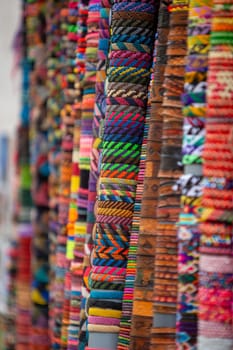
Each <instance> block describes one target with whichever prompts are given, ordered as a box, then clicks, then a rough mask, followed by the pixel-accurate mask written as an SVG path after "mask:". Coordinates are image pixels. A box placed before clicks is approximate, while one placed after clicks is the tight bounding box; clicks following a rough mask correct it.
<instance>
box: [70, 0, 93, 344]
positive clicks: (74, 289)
mask: <svg viewBox="0 0 233 350" xmlns="http://www.w3.org/2000/svg"><path fill="white" fill-rule="evenodd" d="M77 5H78V7H77V17H76V20H77V34H76V35H77V46H76V59H75V62H76V68H75V72H76V77H77V81H76V85H75V88H76V91H77V96H76V100H75V104H74V109H75V112H76V120H75V126H74V147H73V174H72V178H71V204H70V210H69V224H68V234H69V238H68V239H69V241H68V244H67V250H66V254H67V258H68V259H69V260H70V274H71V276H70V277H71V281H70V313H69V327H68V349H70V350H72V349H77V348H78V346H79V334H80V311H81V283H82V274H83V266H82V263H83V255H84V239H83V235H84V233H85V224H84V222H83V221H84V219H85V209H84V208H86V203H85V202H83V200H82V198H79V190H80V185H82V184H81V182H80V181H81V175H80V168H79V149H80V134H81V102H82V91H83V90H82V84H83V79H84V74H85V62H84V58H85V50H86V39H85V37H86V33H87V26H86V22H87V15H88V7H87V5H86V4H85V3H84V2H79V3H78V4H77ZM83 203H84V204H83ZM82 222H83V223H82Z"/></svg>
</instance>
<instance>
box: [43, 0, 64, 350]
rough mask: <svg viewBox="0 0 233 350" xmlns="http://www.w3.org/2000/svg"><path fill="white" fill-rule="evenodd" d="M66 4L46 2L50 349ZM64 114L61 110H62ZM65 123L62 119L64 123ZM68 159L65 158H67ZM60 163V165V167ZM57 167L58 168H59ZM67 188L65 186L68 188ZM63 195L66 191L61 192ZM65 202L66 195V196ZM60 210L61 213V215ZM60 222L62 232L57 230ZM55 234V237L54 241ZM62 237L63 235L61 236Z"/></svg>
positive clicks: (56, 337) (56, 314)
mask: <svg viewBox="0 0 233 350" xmlns="http://www.w3.org/2000/svg"><path fill="white" fill-rule="evenodd" d="M67 5H68V1H67V0H64V1H62V2H61V3H59V5H58V4H57V2H54V1H53V0H51V1H50V2H49V3H48V4H47V8H46V9H47V18H46V20H47V48H48V59H47V66H48V80H47V86H48V90H49V97H48V101H47V123H48V125H49V146H50V148H49V168H50V176H49V209H50V212H49V220H50V221H49V241H50V266H51V271H50V315H49V316H50V331H51V333H50V336H51V342H52V348H53V349H60V348H61V326H62V307H63V304H62V303H63V295H64V274H65V269H66V268H67V261H66V259H65V252H66V251H65V243H66V237H64V236H63V237H62V233H64V227H65V225H66V220H65V215H67V209H66V211H65V213H64V212H63V210H62V204H63V205H65V204H64V202H65V201H66V197H65V198H64V199H63V203H62V198H60V191H61V189H60V180H61V179H62V177H63V180H65V178H66V170H65V169H64V168H65V166H64V163H65V161H66V160H65V147H66V146H67V145H66V144H65V142H64V144H63V147H64V150H63V164H61V142H62V136H63V133H65V131H64V130H62V128H61V113H60V112H61V109H62V107H63V106H64V95H62V89H63V87H64V88H65V85H64V86H63V84H64V82H65V81H64V78H63V76H62V73H63V72H62V64H61V63H62V61H63V60H64V55H65V53H66V35H67V29H66V28H67V24H66V16H67ZM63 114H64V113H63ZM64 125H65V123H64ZM68 162H69V159H68ZM60 165H62V168H61V169H60ZM60 170H62V171H61V172H60ZM68 191H69V190H68ZM65 195H66V194H65ZM66 203H67V205H68V203H69V202H68V198H67V202H66ZM62 214H64V215H62ZM61 225H63V232H62V231H61ZM58 236H59V239H60V240H59V241H58ZM63 238H64V239H63Z"/></svg>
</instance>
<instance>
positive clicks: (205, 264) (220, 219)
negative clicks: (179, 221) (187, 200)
mask: <svg viewBox="0 0 233 350" xmlns="http://www.w3.org/2000/svg"><path fill="white" fill-rule="evenodd" d="M212 14H213V17H212V31H211V35H210V52H209V62H208V65H209V70H208V90H207V122H206V139H205V144H204V151H203V159H204V167H203V174H204V188H203V197H202V202H201V207H200V208H199V213H200V224H199V229H200V233H201V235H200V249H199V250H200V262H199V269H200V272H199V290H198V303H199V309H198V329H199V330H198V349H200V350H202V349H216V350H217V349H220V348H223V347H224V349H229V350H230V349H232V346H233V336H232V300H233V294H232V291H233V289H232V286H233V268H232V266H233V264H232V224H233V220H232V219H233V218H232V195H233V187H232V176H233V172H232V164H233V153H232V135H233V133H232V130H233V125H232V116H233V104H232V95H231V90H232V86H233V85H232V84H233V79H232V65H233V56H232V45H233V42H232V6H231V4H230V3H229V2H227V1H219V0H218V1H213V12H212ZM230 198H231V199H230Z"/></svg>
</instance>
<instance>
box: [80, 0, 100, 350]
mask: <svg viewBox="0 0 233 350" xmlns="http://www.w3.org/2000/svg"><path fill="white" fill-rule="evenodd" d="M86 6H88V9H87V13H86V14H87V17H86V20H85V26H86V31H85V42H86V49H85V71H84V76H83V81H82V88H83V96H82V105H81V109H82V113H81V134H80V152H79V167H80V188H79V192H78V202H77V203H78V220H77V222H76V226H75V230H76V235H75V249H74V255H75V261H76V266H79V270H80V272H79V275H77V277H76V282H77V281H79V282H78V284H79V288H78V291H79V295H80V301H81V303H80V330H79V334H78V338H79V344H78V348H79V349H80V350H81V349H84V347H85V346H86V345H87V328H86V313H85V307H86V306H85V305H86V298H87V296H88V280H87V275H88V273H89V269H88V266H89V253H90V250H89V246H88V245H87V244H86V242H88V240H89V237H88V236H87V212H88V183H89V172H90V158H91V149H92V142H93V133H92V123H93V118H94V103H95V84H96V70H97V63H98V57H97V53H98V42H99V16H100V2H99V1H89V2H86Z"/></svg>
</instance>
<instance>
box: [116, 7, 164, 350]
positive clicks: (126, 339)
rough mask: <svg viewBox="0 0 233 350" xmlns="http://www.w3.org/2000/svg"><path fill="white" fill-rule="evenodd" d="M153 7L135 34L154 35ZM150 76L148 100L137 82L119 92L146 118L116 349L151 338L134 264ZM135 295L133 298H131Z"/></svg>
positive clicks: (133, 346) (140, 242)
mask: <svg viewBox="0 0 233 350" xmlns="http://www.w3.org/2000/svg"><path fill="white" fill-rule="evenodd" d="M145 5H146V6H148V4H145ZM154 6H155V19H154V22H155V25H154V28H151V29H145V28H140V27H138V29H136V28H135V33H136V34H140V35H142V34H146V35H149V36H151V35H153V34H154V35H155V36H156V31H157V17H158V7H159V2H158V3H155V4H154ZM120 29H121V27H119V30H120ZM124 29H125V31H127V28H124ZM128 29H131V32H132V33H134V31H132V30H133V29H134V28H128ZM116 31H117V28H116ZM139 31H141V32H139ZM138 32H139V33H138ZM155 54H156V49H155V50H154V61H155V57H156V56H155ZM123 60H124V59H123ZM134 63H135V65H136V66H137V67H138V65H139V64H141V65H144V66H145V68H146V62H144V61H143V60H142V59H141V62H140V56H139V57H138V60H134V61H133V62H132V64H134ZM154 64H155V62H154ZM152 79H153V73H152V74H151V79H150V88H149V94H148V101H147V100H146V96H145V93H146V91H145V90H144V91H143V90H142V89H141V87H140V88H139V85H136V84H132V85H131V86H130V88H131V89H129V91H123V92H122V95H123V93H125V95H126V96H127V97H128V96H130V95H132V100H133V99H135V100H136V101H137V103H138V104H139V103H140V105H143V103H145V104H146V103H147V111H146V118H145V125H144V134H143V142H142V147H141V154H140V163H139V173H138V183H137V189H136V195H135V203H134V212H133V221H132V231H131V236H130V244H129V253H128V263H127V269H126V276H125V288H124V297H123V307H122V318H121V327H120V334H119V341H118V348H119V349H129V348H131V349H137V348H140V347H143V349H146V348H147V347H146V346H147V344H148V348H149V342H148V338H150V334H149V332H145V327H147V325H145V324H146V323H147V320H148V318H150V307H149V300H146V298H144V300H143V298H140V297H139V298H138V293H137V292H138V290H140V282H141V283H143V285H144V288H145V289H148V284H146V280H147V278H148V273H147V272H148V270H147V271H143V272H142V269H141V267H140V266H139V267H137V260H138V259H139V260H140V257H141V253H142V250H143V247H142V245H143V242H147V243H148V241H147V240H146V238H145V237H142V233H141V232H140V230H139V228H140V223H141V214H142V207H141V204H142V198H143V182H144V178H145V172H146V165H145V163H146V149H147V144H148V126H149V121H150V112H151V98H152V96H151V94H152V84H153V81H152ZM121 84H122V83H121ZM122 85H123V84H122ZM146 88H147V87H146ZM117 91H119V89H118V88H117V87H116V93H117ZM123 96H124V95H123ZM128 100H129V99H128ZM142 100H143V102H142ZM133 101H134V100H133ZM121 152H122V151H121ZM128 152H129V151H128ZM128 152H127V151H123V153H122V156H124V157H125V155H126V156H127V153H128ZM130 153H132V155H131V154H130V156H131V157H132V163H134V162H135V161H137V156H138V154H137V153H138V152H136V151H132V152H130ZM130 205H132V204H130ZM147 253H148V252H147ZM152 254H153V252H152ZM143 258H144V256H143ZM149 258H150V257H149V256H147V257H145V259H147V260H148V259H149ZM151 268H152V271H153V265H152V266H151ZM148 269H149V266H148ZM144 272H145V274H144ZM141 274H144V276H145V279H144V278H141ZM148 282H149V281H148ZM145 295H146V293H145ZM134 296H136V297H135V298H134ZM140 299H141V300H140ZM140 303H143V310H144V311H143V315H142V314H140V311H139V310H141V308H140V305H139V304H140ZM138 322H140V324H141V325H142V324H143V327H140V328H138V327H137V323H138ZM151 323H152V318H151ZM150 328H151V326H149V325H148V329H150ZM136 329H137V331H136ZM130 335H131V337H130Z"/></svg>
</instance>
